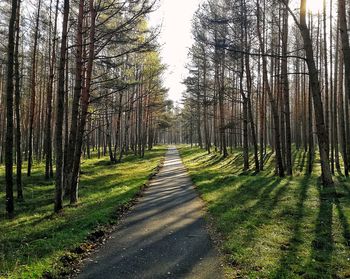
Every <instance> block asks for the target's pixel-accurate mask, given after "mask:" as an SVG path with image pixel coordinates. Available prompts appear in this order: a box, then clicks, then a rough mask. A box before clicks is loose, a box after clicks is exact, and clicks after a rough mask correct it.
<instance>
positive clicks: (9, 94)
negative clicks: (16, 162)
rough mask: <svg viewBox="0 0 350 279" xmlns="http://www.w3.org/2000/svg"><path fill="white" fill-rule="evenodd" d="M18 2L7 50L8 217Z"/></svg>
mask: <svg viewBox="0 0 350 279" xmlns="http://www.w3.org/2000/svg"><path fill="white" fill-rule="evenodd" d="M17 1H18V0H12V5H11V16H10V22H9V31H8V32H9V33H8V48H7V76H6V78H7V84H6V142H5V172H6V174H5V181H6V211H7V214H8V217H10V218H12V217H13V214H14V201H13V65H14V52H15V23H16V15H17Z"/></svg>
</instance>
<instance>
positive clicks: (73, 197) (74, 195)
mask: <svg viewBox="0 0 350 279" xmlns="http://www.w3.org/2000/svg"><path fill="white" fill-rule="evenodd" d="M89 9H90V21H91V22H90V34H89V54H88V62H87V67H86V80H85V86H84V88H83V90H82V95H81V104H82V108H81V118H80V123H79V126H78V134H77V143H76V149H75V155H74V157H75V158H74V164H73V175H72V185H71V193H70V203H71V204H75V203H76V202H77V201H78V183H79V182H78V179H79V178H78V176H79V170H80V160H81V148H82V145H83V137H84V131H85V126H86V117H87V114H88V108H89V102H90V88H91V80H92V70H93V63H94V58H95V20H96V10H95V7H94V0H89Z"/></svg>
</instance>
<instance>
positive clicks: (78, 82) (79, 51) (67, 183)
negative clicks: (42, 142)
mask: <svg viewBox="0 0 350 279" xmlns="http://www.w3.org/2000/svg"><path fill="white" fill-rule="evenodd" d="M84 2H85V1H84V0H80V1H79V13H78V23H77V32H76V56H75V85H74V94H73V102H72V114H71V125H70V132H69V142H68V151H67V160H66V161H67V165H66V166H65V179H64V188H65V194H66V196H69V194H70V192H71V189H70V187H71V185H73V184H74V181H73V180H72V179H73V178H72V175H73V164H74V160H75V155H74V154H75V151H76V140H77V133H78V132H77V130H78V117H79V98H80V95H81V92H82V78H83V19H84Z"/></svg>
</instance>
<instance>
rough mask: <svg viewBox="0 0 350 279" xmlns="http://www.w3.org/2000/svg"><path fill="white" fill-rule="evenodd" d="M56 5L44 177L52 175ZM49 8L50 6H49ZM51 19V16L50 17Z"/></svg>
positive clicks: (48, 90)
mask: <svg viewBox="0 0 350 279" xmlns="http://www.w3.org/2000/svg"><path fill="white" fill-rule="evenodd" d="M58 6H59V0H57V2H56V8H55V16H54V28H53V34H52V46H51V43H50V46H51V53H50V55H51V62H50V73H49V82H48V85H47V95H46V125H45V144H44V145H45V157H46V158H45V178H46V179H49V178H51V177H52V176H53V173H52V172H51V168H50V166H51V165H52V138H51V135H52V131H51V122H52V95H53V83H54V78H55V66H56V42H57V38H56V37H57V17H58ZM50 8H51V7H50ZM50 20H51V18H50Z"/></svg>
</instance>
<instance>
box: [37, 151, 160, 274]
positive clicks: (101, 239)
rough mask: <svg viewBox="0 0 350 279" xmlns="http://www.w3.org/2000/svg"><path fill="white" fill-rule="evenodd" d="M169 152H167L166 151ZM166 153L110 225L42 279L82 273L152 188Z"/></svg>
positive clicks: (66, 255) (65, 256)
mask: <svg viewBox="0 0 350 279" xmlns="http://www.w3.org/2000/svg"><path fill="white" fill-rule="evenodd" d="M166 152H167V151H166ZM166 152H165V153H164V155H163V157H162V158H161V159H160V160H159V163H158V164H157V166H156V167H155V168H153V170H152V172H151V173H150V174H149V175H148V177H147V181H146V182H145V183H143V184H142V185H140V186H139V190H138V191H137V192H136V193H135V195H134V197H133V198H132V199H131V200H129V201H128V202H126V203H124V204H121V205H120V206H118V207H117V208H116V209H115V213H114V216H113V217H112V220H111V222H110V223H109V224H105V225H103V226H97V227H96V228H95V229H94V230H93V231H92V232H91V233H90V234H89V235H88V236H87V237H86V241H84V242H83V243H81V244H80V245H79V246H77V247H75V248H73V249H71V250H67V251H66V252H65V253H64V254H63V256H61V257H60V258H59V259H58V261H57V262H56V263H54V264H53V266H52V267H53V270H52V271H49V272H44V273H43V275H42V276H41V278H43V279H56V278H57V279H59V278H60V279H61V278H74V277H76V275H78V274H79V273H80V271H81V268H82V267H83V266H84V260H85V259H86V258H88V257H89V256H90V255H91V254H92V253H93V252H95V251H97V250H98V249H99V248H100V247H102V246H103V245H104V244H105V243H106V241H107V240H108V239H110V236H111V234H112V233H113V232H115V231H116V229H117V227H118V225H119V224H120V223H121V221H122V220H123V219H124V218H125V216H126V215H127V214H128V213H129V212H130V211H131V210H132V209H133V207H134V206H135V205H136V204H137V203H138V202H139V200H140V198H141V197H142V196H143V194H144V192H145V190H146V189H147V188H148V187H149V186H150V184H151V182H152V180H153V179H154V178H155V177H156V176H157V175H158V173H159V172H160V170H161V169H162V168H163V166H164V162H165V156H166Z"/></svg>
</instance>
